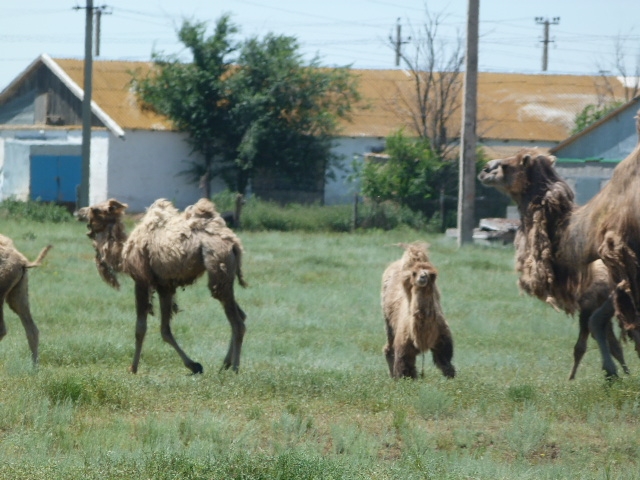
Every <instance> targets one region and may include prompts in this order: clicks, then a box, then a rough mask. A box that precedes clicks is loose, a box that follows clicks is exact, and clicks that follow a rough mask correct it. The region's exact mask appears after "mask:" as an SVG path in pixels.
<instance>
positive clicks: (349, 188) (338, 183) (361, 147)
mask: <svg viewBox="0 0 640 480" xmlns="http://www.w3.org/2000/svg"><path fill="white" fill-rule="evenodd" d="M384 143H385V139H384V138H372V137H340V138H338V140H337V141H336V146H335V147H334V148H333V152H334V153H336V154H338V155H342V156H343V157H344V159H343V164H344V166H345V170H343V171H336V172H335V175H336V178H335V180H327V183H326V185H325V189H324V203H325V205H339V204H344V203H353V196H354V194H355V193H356V192H359V191H360V185H359V183H351V182H349V179H348V177H349V175H351V174H353V169H352V162H353V160H355V161H356V162H359V163H362V159H363V156H364V155H365V154H366V153H370V152H372V151H374V150H379V149H381V148H382V147H384Z"/></svg>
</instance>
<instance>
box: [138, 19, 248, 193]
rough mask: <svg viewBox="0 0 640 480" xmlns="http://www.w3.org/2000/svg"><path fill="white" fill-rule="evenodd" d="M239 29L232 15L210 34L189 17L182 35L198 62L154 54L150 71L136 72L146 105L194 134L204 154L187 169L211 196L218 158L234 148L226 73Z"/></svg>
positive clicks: (191, 136)
mask: <svg viewBox="0 0 640 480" xmlns="http://www.w3.org/2000/svg"><path fill="white" fill-rule="evenodd" d="M236 32H237V28H236V27H235V26H234V25H232V24H231V23H230V20H229V17H228V16H223V17H221V18H220V19H219V20H218V22H217V23H216V26H215V31H214V34H213V35H212V36H210V37H208V38H207V37H205V33H206V25H205V24H204V23H190V22H187V21H185V22H184V23H183V25H182V27H181V28H180V30H179V32H178V38H179V39H180V41H181V42H182V43H184V45H185V46H186V47H187V48H188V49H189V50H190V52H191V55H192V57H193V59H192V62H190V63H183V62H182V61H181V60H180V59H179V58H178V56H177V55H168V56H165V55H162V54H160V53H154V54H153V56H152V60H153V63H154V68H153V69H152V70H151V72H150V74H149V75H147V76H146V77H144V78H140V77H134V87H135V91H136V93H137V95H138V98H139V99H140V101H141V102H142V104H143V106H144V107H145V108H150V109H153V110H155V111H157V112H159V113H161V114H163V115H166V116H167V117H168V118H169V119H171V121H172V122H173V124H174V125H175V127H176V128H177V129H179V130H181V131H184V132H186V133H187V134H188V141H189V144H190V145H191V148H192V153H194V152H195V153H199V154H201V157H202V159H201V160H200V161H194V162H190V164H191V168H190V169H189V170H187V171H185V173H186V174H187V175H189V176H190V177H191V178H192V179H193V180H195V181H197V182H199V183H200V186H201V187H202V189H203V193H204V196H205V197H207V198H209V197H210V196H211V190H210V189H211V186H210V185H211V184H210V181H211V179H212V178H213V176H214V168H213V167H214V162H215V161H216V160H220V159H222V158H224V157H225V156H226V155H228V152H229V150H230V146H229V145H228V142H227V138H226V137H227V131H226V129H227V128H228V120H227V119H228V110H229V105H228V102H227V101H226V100H227V92H226V80H225V75H227V74H228V73H229V71H230V69H231V66H232V63H231V62H232V60H231V59H230V55H231V54H232V53H233V52H234V51H235V50H236V49H237V45H236V44H234V43H233V42H232V40H231V38H230V37H231V36H232V35H233V34H235V33H236Z"/></svg>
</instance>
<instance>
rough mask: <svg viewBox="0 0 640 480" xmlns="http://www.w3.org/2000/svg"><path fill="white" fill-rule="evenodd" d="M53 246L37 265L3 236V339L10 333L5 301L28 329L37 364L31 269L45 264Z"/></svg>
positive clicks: (0, 326) (0, 270)
mask: <svg viewBox="0 0 640 480" xmlns="http://www.w3.org/2000/svg"><path fill="white" fill-rule="evenodd" d="M50 249H51V245H48V246H46V247H45V248H43V249H42V251H41V252H40V254H39V255H38V258H36V261H35V262H30V261H29V260H27V258H26V257H25V256H24V255H22V254H21V253H20V252H19V251H18V250H17V249H16V247H15V246H14V245H13V242H12V241H11V239H10V238H9V237H5V236H4V235H0V340H2V339H3V338H4V336H5V335H6V334H7V327H6V325H5V323H4V302H5V300H6V302H7V303H8V304H9V308H11V310H13V311H14V312H16V314H17V315H18V317H20V321H21V322H22V326H23V327H24V330H25V331H26V332H27V341H28V342H29V348H30V349H31V358H32V360H33V363H34V365H35V364H36V363H38V339H39V333H38V327H37V326H36V324H35V322H34V321H33V318H32V317H31V309H30V308H29V280H28V278H27V270H28V269H29V268H33V267H37V266H39V265H40V264H41V263H42V260H43V259H44V257H45V255H46V254H47V252H48V251H49V250H50Z"/></svg>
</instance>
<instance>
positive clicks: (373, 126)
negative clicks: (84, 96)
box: [53, 59, 624, 142]
mask: <svg viewBox="0 0 640 480" xmlns="http://www.w3.org/2000/svg"><path fill="white" fill-rule="evenodd" d="M53 61H54V62H55V63H57V64H58V65H59V66H60V68H61V69H62V70H63V71H64V72H65V73H66V74H67V75H68V76H69V77H70V78H71V79H72V80H73V82H74V83H76V84H77V85H78V86H79V87H80V89H81V88H82V85H83V82H84V70H83V68H84V67H83V61H82V60H76V59H54V60H53ZM151 65H152V64H151V63H150V62H129V61H104V60H95V61H94V63H93V68H94V70H93V95H92V98H93V100H94V102H95V103H96V104H97V105H98V106H99V107H100V108H101V109H102V110H103V111H104V112H105V113H106V114H107V115H108V116H109V117H110V118H111V119H112V120H113V121H114V122H115V123H116V124H118V125H119V126H120V127H121V128H123V129H141V130H164V129H170V128H171V123H170V122H169V121H168V120H167V119H166V118H165V117H163V116H161V115H157V114H154V113H153V112H150V111H147V110H143V109H141V108H140V105H139V103H138V102H137V100H136V97H135V95H134V94H133V92H132V88H131V78H132V77H131V74H132V72H139V73H140V74H144V73H146V72H148V71H149V69H150V68H151ZM353 73H354V74H355V75H357V76H358V77H359V80H360V92H361V95H362V98H363V104H362V106H360V107H357V108H355V110H354V113H353V118H352V122H343V125H342V127H343V128H342V132H341V133H342V135H344V136H349V137H359V136H365V137H386V136H387V135H389V134H390V133H392V132H394V131H395V130H397V129H398V128H400V127H401V126H403V122H406V121H407V120H406V117H405V120H403V119H402V118H401V116H400V115H399V114H398V113H397V109H398V107H393V105H394V104H395V105H399V104H400V103H401V102H400V100H401V99H402V97H404V98H405V99H406V98H410V97H411V95H412V94H413V82H412V78H411V76H410V75H409V74H408V73H407V72H405V71H402V70H353ZM607 81H608V83H609V84H610V85H611V86H612V87H613V89H614V91H615V93H616V94H617V95H618V96H619V97H624V88H623V86H622V84H621V83H620V81H619V80H617V79H616V77H607ZM602 84H603V77H601V76H579V75H547V74H540V75H525V74H517V73H487V72H481V73H480V74H479V75H478V124H477V133H478V136H479V137H480V138H485V139H497V140H516V141H531V142H536V141H540V142H560V141H562V140H564V139H565V138H567V137H568V136H569V134H570V131H571V128H572V127H573V122H574V118H575V116H576V114H577V113H579V112H580V111H581V110H582V109H583V108H584V107H585V106H586V105H588V104H593V103H597V101H598V95H597V89H596V85H602ZM460 113H461V112H458V113H457V116H456V117H454V118H453V119H452V125H451V126H450V128H449V132H450V136H451V133H453V136H454V137H455V136H457V132H458V131H459V125H460ZM407 131H408V132H411V130H410V129H408V130H407Z"/></svg>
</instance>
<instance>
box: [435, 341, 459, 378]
mask: <svg viewBox="0 0 640 480" xmlns="http://www.w3.org/2000/svg"><path fill="white" fill-rule="evenodd" d="M431 356H432V358H433V363H434V364H435V366H436V367H438V368H439V369H440V371H441V372H442V374H443V375H444V376H445V377H447V378H453V377H455V376H456V369H455V367H454V366H453V364H452V363H451V359H452V358H453V340H452V338H451V333H450V332H447V333H445V334H441V335H439V336H438V342H437V343H436V344H435V346H434V347H433V348H432V349H431Z"/></svg>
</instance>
